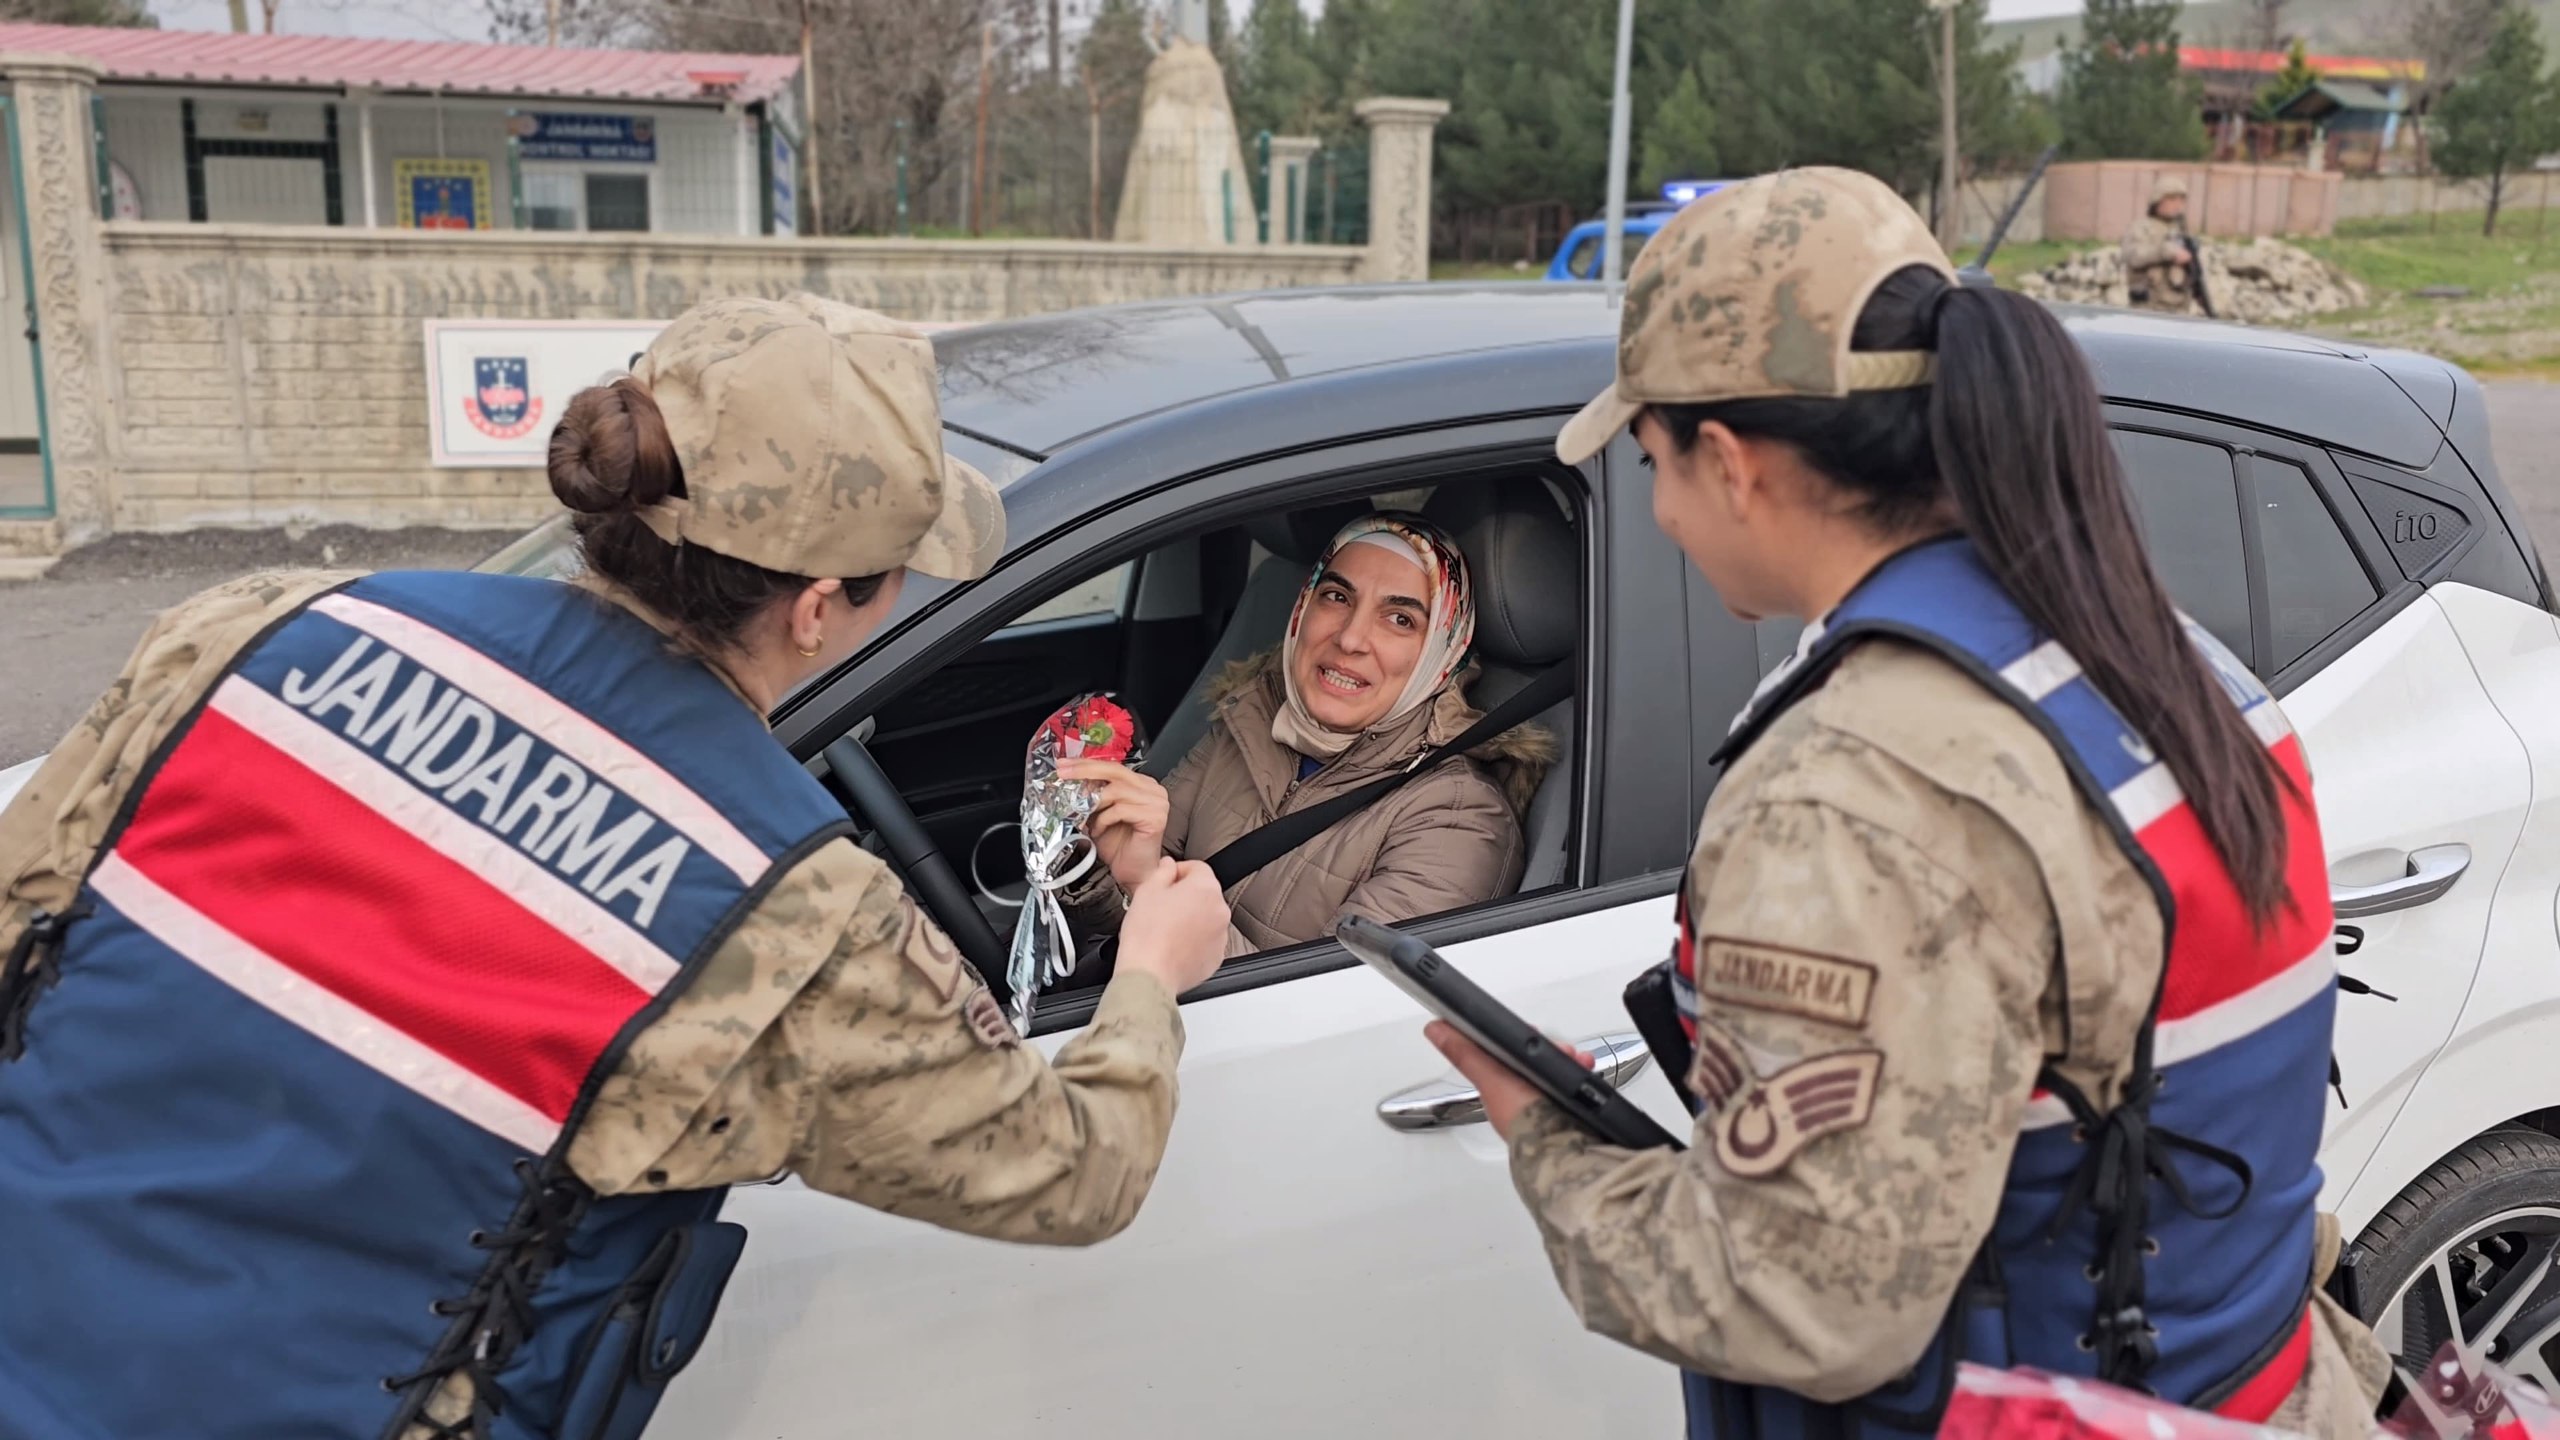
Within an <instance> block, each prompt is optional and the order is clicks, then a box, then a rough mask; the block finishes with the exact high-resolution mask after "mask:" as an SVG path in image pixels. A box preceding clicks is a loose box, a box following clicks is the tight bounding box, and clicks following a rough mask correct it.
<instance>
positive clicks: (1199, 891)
mask: <svg viewBox="0 0 2560 1440" xmlns="http://www.w3.org/2000/svg"><path fill="white" fill-rule="evenodd" d="M1227 920H1228V915H1227V897H1226V896H1225V894H1223V893H1222V892H1220V890H1219V889H1218V877H1217V875H1216V874H1215V873H1213V872H1212V871H1211V870H1210V869H1209V867H1208V866H1207V865H1205V864H1203V863H1202V862H1200V861H1198V860H1180V861H1175V860H1165V859H1161V858H1159V859H1158V860H1157V861H1156V864H1155V868H1154V869H1153V870H1151V871H1149V872H1148V873H1147V875H1146V877H1145V878H1144V879H1143V880H1141V881H1140V882H1139V883H1138V884H1137V885H1135V886H1133V887H1131V889H1130V891H1129V915H1128V918H1127V919H1125V920H1123V921H1121V922H1120V959H1119V968H1120V969H1123V970H1143V971H1145V972H1146V973H1148V974H1150V975H1153V976H1154V977H1156V978H1157V979H1158V980H1161V981H1163V982H1164V988H1165V989H1167V990H1170V991H1172V992H1173V993H1174V994H1175V995H1177V996H1179V995H1181V994H1183V993H1184V992H1186V991H1189V990H1192V989H1195V988H1197V987H1198V986H1199V985H1200V983H1201V982H1202V981H1204V980H1207V979H1208V978H1209V977H1210V976H1212V975H1215V974H1216V973H1218V965H1219V962H1221V961H1223V960H1224V959H1225V958H1226V955H1227Z"/></svg>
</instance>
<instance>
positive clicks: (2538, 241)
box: [1431, 180, 2560, 381]
mask: <svg viewBox="0 0 2560 1440" xmlns="http://www.w3.org/2000/svg"><path fill="white" fill-rule="evenodd" d="M2522 183H2523V184H2524V185H2525V186H2527V187H2530V186H2533V185H2537V184H2539V183H2540V182H2539V181H2538V180H2527V181H2525V182H2522ZM2520 198H2522V199H2525V200H2527V201H2530V200H2533V199H2536V198H2538V194H2537V192H2536V191H2535V190H2533V189H2531V188H2526V189H2524V190H2523V191H2522V192H2521V196H2520ZM2484 218H2485V215H2484V212H2482V211H2479V210H2472V211H2468V212H2461V211H2451V210H2448V211H2445V212H2443V213H2441V214H2438V215H2437V216H2436V217H2435V218H2434V221H2433V224H2432V225H2430V223H2429V220H2428V217H2426V216H2424V215H2418V216H2410V217H2404V218H2399V219H2391V220H2351V221H2347V222H2344V223H2342V224H2340V225H2339V227H2338V233H2337V234H2335V235H2333V236H2328V237H2325V238H2322V239H2304V240H2296V241H2293V242H2292V243H2294V244H2297V245H2300V246H2301V247H2302V248H2303V249H2305V250H2308V251H2310V252H2311V253H2312V254H2314V255H2317V256H2319V257H2321V258H2322V259H2324V260H2327V261H2329V262H2330V263H2331V264H2333V265H2336V266H2337V267H2338V268H2339V269H2341V270H2344V271H2345V272H2346V273H2348V274H2349V275H2352V276H2354V277H2355V278H2356V279H2357V280H2360V281H2362V282H2363V283H2364V285H2365V287H2366V288H2367V289H2368V290H2369V291H2370V292H2372V295H2373V303H2372V304H2370V305H2368V306H2366V307H2365V308H2363V309H2361V310H2351V311H2346V312H2344V313H2341V314H2336V315H2324V316H2321V317H2319V318H2318V319H2317V320H2315V321H2313V322H2312V324H2311V326H2310V327H2309V328H2312V329H2314V330H2317V331H2320V332H2323V333H2326V334H2330V335H2334V336H2340V337H2344V338H2348V339H2352V340H2355V341H2358V342H2360V343H2363V344H2368V345H2377V346H2394V347H2401V348H2406V349H2412V350H2425V351H2428V352H2430V353H2433V354H2437V355H2441V356H2443V357H2445V358H2446V359H2448V360H2452V361H2455V362H2457V363H2459V364H2462V365H2464V366H2467V367H2469V368H2471V369H2473V370H2475V371H2479V372H2481V373H2483V374H2506V375H2521V376H2530V377H2532V378H2535V379H2545V380H2555V381H2560V205H2554V206H2553V207H2552V208H2551V209H2548V210H2537V209H2521V210H2519V209H2510V210H2509V211H2507V212H2506V213H2505V214H2504V215H2502V216H2500V217H2499V220H2498V234H2497V235H2496V237H2494V238H2492V237H2488V236H2484V235H2482V234H2481V233H2480V227H2481V223H2482V221H2483V219H2484ZM2101 248H2105V247H2102V246H2093V245H2081V244H2073V243H2068V242H2064V241H2037V242H2034V243H2011V244H2007V245H2003V246H2001V247H2000V253H1999V254H1998V255H1996V256H1993V257H1992V261H1991V273H1992V274H1993V275H1994V276H1996V277H1997V278H1998V279H1999V280H2000V281H2001V283H2003V284H2014V283H2016V282H2017V280H2018V279H2019V277H2021V276H2023V275H2026V274H2028V273H2029V272H2031V271H2036V270H2042V269H2045V268H2047V267H2048V266H2052V265H2057V264H2060V263H2061V262H2062V261H2064V260H2067V259H2069V258H2070V257H2071V256H2073V255H2075V254H2078V253H2080V252H2082V251H2085V250H2091V249H2101ZM1976 253H1978V251H1977V249H1975V248H1974V247H1967V248H1966V249H1965V250H1964V251H1963V252H1962V253H1960V254H1958V255H1957V256H1956V260H1957V263H1959V264H1970V263H1972V260H1973V258H1974V255H1975V254H1976ZM1543 274H1544V271H1543V269H1541V268H1538V267H1531V268H1529V269H1525V270H1522V269H1515V268H1513V262H1511V261H1507V260H1498V261H1497V260H1488V261H1478V262H1475V263H1473V264H1464V265H1462V264H1459V263H1457V262H1455V261H1435V262H1434V263H1433V264H1432V267H1431V278H1432V279H1434V280H1535V279H1538V278H1539V277H1540V276H1541V275H1543ZM2437 286H2460V287H2462V288H2464V289H2466V290H2468V291H2469V292H2470V293H2469V294H2468V295H2466V296H2464V297H2462V298H2460V299H2450V300H2433V299H2421V298H2419V297H2418V295H2417V294H2416V292H2417V291H2419V290H2423V289H2430V288H2433V287H2437Z"/></svg>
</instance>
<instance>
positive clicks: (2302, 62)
mask: <svg viewBox="0 0 2560 1440" xmlns="http://www.w3.org/2000/svg"><path fill="white" fill-rule="evenodd" d="M2319 83H2320V72H2319V71H2317V70H2314V69H2312V68H2311V47H2310V46H2309V45H2307V44H2305V43H2304V42H2302V41H2300V40H2296V41H2294V42H2293V48H2292V49H2290V50H2288V51H2286V52H2285V57H2284V68H2283V69H2282V70H2279V71H2277V72H2276V77H2275V78H2274V79H2272V80H2270V81H2268V82H2267V83H2266V84H2265V85H2264V86H2263V87H2261V88H2260V89H2259V91H2258V103H2257V107H2256V108H2257V112H2258V118H2259V119H2261V120H2273V119H2274V118H2276V112H2277V111H2278V110H2281V109H2283V108H2284V107H2285V104H2286V102H2288V101H2290V100H2292V99H2293V97H2295V96H2297V95H2300V94H2301V93H2303V92H2304V91H2306V90H2308V89H2310V88H2311V87H2312V86H2314V85H2317V84H2319Z"/></svg>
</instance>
